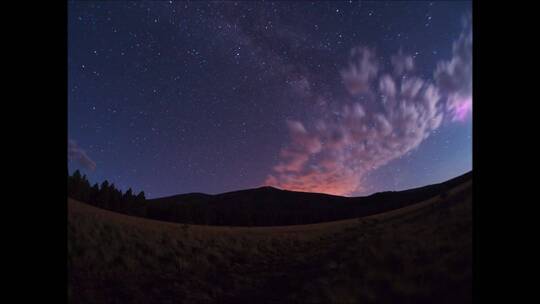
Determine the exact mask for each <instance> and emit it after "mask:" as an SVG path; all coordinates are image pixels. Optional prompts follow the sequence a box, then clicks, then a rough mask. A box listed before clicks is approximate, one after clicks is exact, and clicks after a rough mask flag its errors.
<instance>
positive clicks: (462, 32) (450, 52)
mask: <svg viewBox="0 0 540 304" xmlns="http://www.w3.org/2000/svg"><path fill="white" fill-rule="evenodd" d="M471 23H472V17H471V2H438V1H437V2H404V1H395V2H366V1H345V2H337V1H332V2H308V1H298V2H294V1H278V2H268V1H265V2H251V1H250V2H233V1H226V2H206V1H196V2H184V1H178V2H175V1H163V2H145V1H142V2H141V1H138V2H123V1H110V2H104V1H98V2H92V1H74V2H69V12H68V165H69V169H70V172H72V171H73V170H75V169H80V170H81V171H82V172H83V173H85V174H86V175H87V176H88V178H89V180H90V182H91V183H95V182H98V183H101V182H102V181H103V180H105V179H107V180H108V181H109V182H112V183H114V184H115V185H116V186H117V187H118V188H120V189H122V190H126V189H127V188H128V187H132V188H133V189H134V190H135V191H140V190H144V191H145V193H146V196H147V197H149V198H153V197H160V196H167V195H173V194H178V193H186V192H204V193H210V194H214V193H221V192H226V191H233V190H239V189H245V188H253V187H258V186H261V185H271V186H275V187H279V188H284V189H291V190H299V191H313V192H325V193H331V194H339V195H348V196H356V195H367V194H370V193H373V192H378V191H387V190H402V189H407V188H411V187H418V186H423V185H426V184H431V183H437V182H441V181H444V180H447V179H449V178H452V177H454V176H457V175H460V174H462V173H465V172H467V171H469V170H471V168H472V118H471V107H472V52H471V50H472V31H471Z"/></svg>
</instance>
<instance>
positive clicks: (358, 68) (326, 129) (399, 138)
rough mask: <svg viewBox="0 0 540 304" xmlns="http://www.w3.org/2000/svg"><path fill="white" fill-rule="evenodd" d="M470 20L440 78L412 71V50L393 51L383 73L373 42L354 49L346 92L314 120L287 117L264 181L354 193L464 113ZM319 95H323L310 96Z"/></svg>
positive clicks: (344, 72)
mask: <svg viewBox="0 0 540 304" xmlns="http://www.w3.org/2000/svg"><path fill="white" fill-rule="evenodd" d="M469 24H470V23H466V24H465V30H464V32H463V33H462V34H461V36H460V37H459V39H458V40H457V41H456V42H455V43H454V45H453V57H452V58H451V60H450V61H441V62H440V63H439V64H438V66H437V69H436V71H435V73H434V79H435V82H431V81H428V80H426V79H422V78H420V77H418V76H416V75H415V74H414V71H415V68H414V59H413V57H412V56H410V55H407V54H403V53H402V52H401V51H399V53H398V54H396V55H394V56H392V57H391V60H390V62H391V63H392V67H391V68H390V69H389V70H388V71H385V70H383V69H382V65H380V64H379V62H378V59H377V56H376V51H375V50H374V49H373V48H369V47H365V46H360V47H356V48H354V49H353V50H351V52H350V56H349V60H348V63H347V65H346V67H345V68H344V69H342V70H341V71H340V75H341V78H342V82H343V85H344V88H345V89H346V91H347V92H348V96H346V97H343V98H340V99H337V98H335V99H334V100H331V101H330V102H324V103H314V104H317V105H318V106H320V107H323V111H321V113H332V115H328V114H326V115H321V117H320V118H319V119H318V120H316V121H315V122H314V123H312V124H309V123H303V122H300V121H288V122H287V124H288V128H289V133H290V143H289V145H288V146H287V147H285V148H284V149H282V151H281V160H280V162H279V163H278V164H277V165H276V166H275V167H274V168H273V172H272V173H271V174H269V175H268V177H267V179H266V181H265V184H267V185H271V186H275V187H280V188H285V189H290V190H297V191H310V192H324V193H330V194H337V195H351V194H353V193H357V192H361V191H362V190H363V187H362V183H363V179H364V177H365V176H366V174H367V173H369V172H371V171H373V170H375V169H377V168H379V167H381V166H383V165H385V164H387V163H389V162H390V161H392V160H394V159H397V158H400V157H402V156H404V155H405V154H407V153H408V152H410V151H412V150H414V149H415V148H417V147H418V146H419V145H420V143H422V141H424V140H425V139H426V138H428V137H429V135H430V134H431V133H432V132H433V131H434V130H436V129H437V128H438V127H439V126H440V125H441V123H442V122H443V118H444V117H445V115H448V117H449V118H450V119H451V120H460V119H464V118H465V117H466V116H467V114H468V113H469V112H470V108H471V105H472V94H471V92H472V34H471V33H470V26H469ZM311 98H314V99H316V100H319V99H323V100H325V98H322V97H321V96H312V97H311Z"/></svg>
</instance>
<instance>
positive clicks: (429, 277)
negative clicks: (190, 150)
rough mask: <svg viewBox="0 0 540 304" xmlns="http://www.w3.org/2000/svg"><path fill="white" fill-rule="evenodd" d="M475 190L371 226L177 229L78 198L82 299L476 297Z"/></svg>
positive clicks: (77, 299)
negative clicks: (473, 276) (473, 292)
mask: <svg viewBox="0 0 540 304" xmlns="http://www.w3.org/2000/svg"><path fill="white" fill-rule="evenodd" d="M471 207H472V202H471V184H470V182H467V183H465V184H463V185H461V186H459V187H456V188H454V189H453V190H452V191H450V192H449V194H448V196H447V197H446V198H444V199H441V198H440V197H437V198H433V199H431V200H429V201H426V202H423V203H420V204H416V205H413V206H409V207H407V208H403V209H400V210H395V211H392V212H387V213H384V214H381V215H375V216H370V217H366V218H362V219H351V220H344V221H337V222H330V223H322V224H313V225H299V226H285V227H213V226H198V225H182V224H173V223H166V222H160V221H154V220H148V219H142V218H136V217H130V216H126V215H121V214H117V213H114V212H110V211H106V210H102V209H98V208H94V207H92V206H89V205H86V204H83V203H80V202H77V201H73V200H68V210H69V214H68V269H69V288H68V289H69V297H70V302H72V303H254V302H257V303H360V302H362V303H365V302H367V303H370V302H372V303H395V302H399V303H433V302H437V303H467V302H471V294H470V292H471V271H472V270H471V264H472V261H471V260H472V231H471V229H472V214H471Z"/></svg>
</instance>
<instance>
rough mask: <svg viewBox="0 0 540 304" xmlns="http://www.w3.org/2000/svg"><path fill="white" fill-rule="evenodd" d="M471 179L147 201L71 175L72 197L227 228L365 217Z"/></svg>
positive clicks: (260, 190)
mask: <svg viewBox="0 0 540 304" xmlns="http://www.w3.org/2000/svg"><path fill="white" fill-rule="evenodd" d="M470 179H472V172H468V173H466V174H463V175H461V176H459V177H456V178H453V179H451V180H448V181H446V182H443V183H440V184H434V185H429V186H425V187H420V188H415V189H410V190H405V191H388V192H380V193H375V194H373V195H370V196H366V197H342V196H334V195H328V194H321V193H309V192H295V191H287V190H279V189H276V188H272V187H261V188H256V189H249V190H241V191H234V192H228V193H222V194H217V195H209V194H203V193H188V194H180V195H175V196H170V197H164V198H157V199H150V200H146V199H145V197H144V192H141V193H139V195H137V196H133V194H132V192H131V189H129V190H128V191H126V193H125V194H124V195H122V192H121V191H119V190H117V189H115V187H114V184H111V185H109V184H108V182H107V181H104V182H103V183H102V184H101V187H98V185H97V184H95V185H94V186H93V187H90V184H89V182H88V181H87V180H86V176H82V177H81V176H80V172H78V171H75V173H74V174H73V176H70V177H69V179H68V193H69V196H70V197H72V198H74V199H77V200H80V201H83V202H86V203H88V204H91V205H94V206H97V207H101V208H104V209H109V210H113V211H116V212H120V213H125V214H129V215H135V216H142V217H146V218H150V219H156V220H161V221H169V222H177V223H188V224H202V225H227V226H282V225H299V224H312V223H318V222H325V221H335V220H341V219H349V218H355V217H361V216H366V215H371V214H376V213H381V212H386V211H389V210H392V209H396V208H401V207H405V206H408V205H411V204H414V203H418V202H420V201H423V200H426V199H429V198H431V197H434V196H437V195H443V196H444V195H445V193H447V189H450V188H452V187H454V186H457V185H459V184H461V183H463V182H465V181H467V180H470Z"/></svg>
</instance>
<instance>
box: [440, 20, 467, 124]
mask: <svg viewBox="0 0 540 304" xmlns="http://www.w3.org/2000/svg"><path fill="white" fill-rule="evenodd" d="M471 25H472V19H471V15H470V14H469V15H467V16H466V17H465V18H464V20H463V26H464V31H463V32H462V33H461V35H460V36H459V38H458V39H457V40H456V41H455V42H454V44H453V46H452V58H451V59H450V60H449V61H442V62H440V63H439V64H438V66H437V69H436V70H435V73H434V77H435V80H436V82H437V86H438V87H439V88H440V90H441V93H442V94H443V95H444V96H445V98H446V99H447V102H446V106H447V110H448V113H449V114H450V118H451V119H452V120H453V121H456V120H459V121H463V120H465V119H466V118H467V117H468V114H469V113H470V112H471V111H472V43H473V40H472V28H471Z"/></svg>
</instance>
